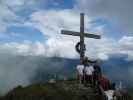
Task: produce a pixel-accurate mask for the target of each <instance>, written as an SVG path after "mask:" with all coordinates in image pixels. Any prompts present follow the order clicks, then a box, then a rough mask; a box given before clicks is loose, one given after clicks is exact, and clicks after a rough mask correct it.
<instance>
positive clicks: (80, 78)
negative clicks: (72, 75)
mask: <svg viewBox="0 0 133 100" xmlns="http://www.w3.org/2000/svg"><path fill="white" fill-rule="evenodd" d="M76 70H77V79H78V81H79V83H80V84H81V83H83V70H84V65H83V61H80V64H79V65H77V67H76Z"/></svg>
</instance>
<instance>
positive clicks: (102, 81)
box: [99, 75, 110, 91]
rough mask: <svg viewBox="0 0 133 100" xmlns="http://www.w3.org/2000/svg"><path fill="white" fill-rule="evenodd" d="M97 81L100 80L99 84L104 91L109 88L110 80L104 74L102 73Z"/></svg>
mask: <svg viewBox="0 0 133 100" xmlns="http://www.w3.org/2000/svg"><path fill="white" fill-rule="evenodd" d="M99 82H100V85H101V86H102V88H103V89H104V91H106V90H109V86H110V82H109V80H108V79H107V78H106V77H105V76H103V75H102V76H101V77H100V80H99Z"/></svg>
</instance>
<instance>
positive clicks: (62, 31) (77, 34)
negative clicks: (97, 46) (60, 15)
mask: <svg viewBox="0 0 133 100" xmlns="http://www.w3.org/2000/svg"><path fill="white" fill-rule="evenodd" d="M61 34H64V35H73V36H80V42H79V43H80V52H79V53H80V60H81V61H83V60H84V56H85V44H84V38H85V37H87V38H94V39H100V38H101V36H100V35H95V34H90V33H84V13H81V14H80V32H74V31H69V30H61Z"/></svg>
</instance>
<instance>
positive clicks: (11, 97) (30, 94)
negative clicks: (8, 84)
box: [0, 80, 103, 100]
mask: <svg viewBox="0 0 133 100" xmlns="http://www.w3.org/2000/svg"><path fill="white" fill-rule="evenodd" d="M0 100H103V98H102V96H101V95H100V94H99V93H98V91H97V89H95V88H92V87H90V86H89V87H84V86H83V85H81V84H78V83H77V82H76V81H73V80H69V81H68V80H67V81H50V82H47V83H43V84H33V85H30V86H27V87H22V86H18V87H16V88H14V89H13V90H11V91H9V92H8V93H7V94H6V95H5V96H3V97H1V98H0Z"/></svg>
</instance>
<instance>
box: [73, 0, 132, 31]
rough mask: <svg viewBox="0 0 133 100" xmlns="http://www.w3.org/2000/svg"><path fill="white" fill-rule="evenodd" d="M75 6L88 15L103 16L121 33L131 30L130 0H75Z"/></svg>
mask: <svg viewBox="0 0 133 100" xmlns="http://www.w3.org/2000/svg"><path fill="white" fill-rule="evenodd" d="M75 1H76V4H75V8H76V9H78V10H79V9H80V10H81V11H83V12H85V13H86V14H88V15H89V16H93V17H103V18H105V19H107V20H108V21H109V22H110V23H112V24H113V27H116V28H117V29H119V30H120V31H121V32H123V33H132V31H133V28H132V26H133V19H132V18H133V13H132V10H133V5H132V4H133V1H132V0H75Z"/></svg>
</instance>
